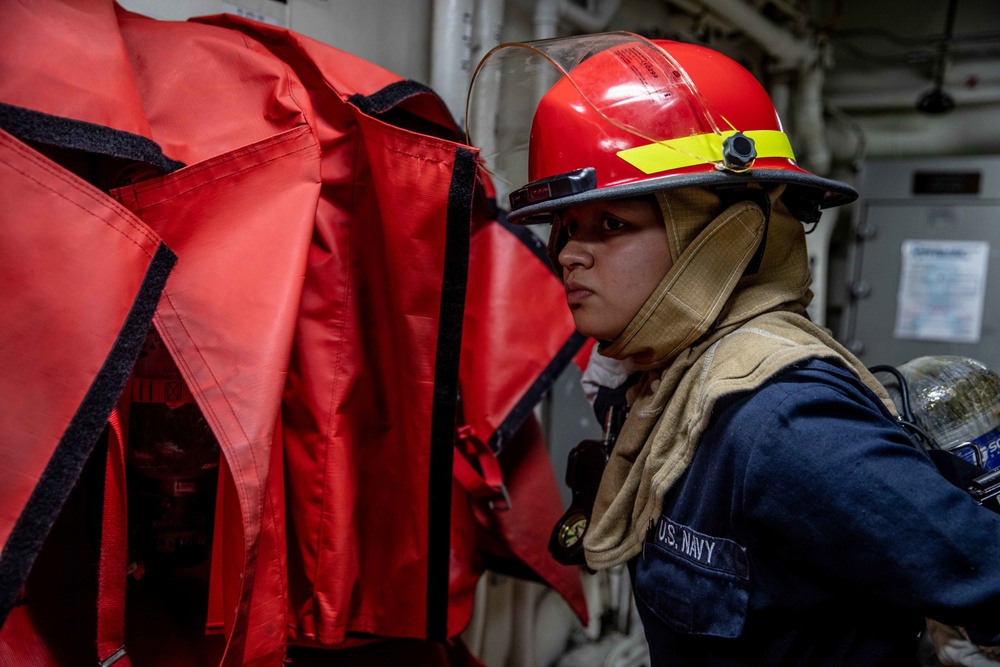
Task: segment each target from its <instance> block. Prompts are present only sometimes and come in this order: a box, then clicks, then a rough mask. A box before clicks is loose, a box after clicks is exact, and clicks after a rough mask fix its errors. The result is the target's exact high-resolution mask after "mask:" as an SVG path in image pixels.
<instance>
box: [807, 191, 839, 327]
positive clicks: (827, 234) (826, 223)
mask: <svg viewBox="0 0 1000 667" xmlns="http://www.w3.org/2000/svg"><path fill="white" fill-rule="evenodd" d="M839 216H840V209H839V208H828V209H824V210H823V213H822V214H821V215H820V219H819V222H818V223H816V228H815V229H814V230H813V231H812V232H810V233H809V234H806V248H807V250H808V253H809V270H810V272H811V273H812V292H813V300H812V302H811V303H810V304H809V309H808V310H809V317H810V318H811V319H812V321H813V322H815V323H816V324H818V325H819V326H821V327H822V326H826V301H827V298H826V295H827V292H828V288H827V278H828V274H829V271H830V268H829V259H830V238H831V237H832V236H833V230H834V227H835V226H836V224H837V218H838V217H839Z"/></svg>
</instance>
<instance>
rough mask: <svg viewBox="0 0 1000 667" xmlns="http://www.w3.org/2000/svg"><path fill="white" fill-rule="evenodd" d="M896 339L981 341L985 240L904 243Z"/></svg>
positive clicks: (987, 257)
mask: <svg viewBox="0 0 1000 667" xmlns="http://www.w3.org/2000/svg"><path fill="white" fill-rule="evenodd" d="M902 253H903V258H902V259H903V261H902V267H901V269H900V276H899V295H898V302H897V307H896V326H895V330H894V332H893V335H894V336H895V337H896V338H904V339H911V340H934V341H942V342H952V343H978V342H979V338H980V334H981V330H982V324H983V305H984V300H985V296H986V268H987V265H988V263H989V255H990V244H989V243H987V242H986V241H930V240H926V241H917V240H908V241H903V245H902Z"/></svg>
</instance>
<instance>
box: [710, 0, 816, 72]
mask: <svg viewBox="0 0 1000 667" xmlns="http://www.w3.org/2000/svg"><path fill="white" fill-rule="evenodd" d="M694 1H695V2H697V3H698V4H699V5H701V6H702V7H704V8H705V9H707V10H709V11H710V12H712V13H714V14H716V15H718V16H719V17H720V18H722V19H724V20H725V21H726V22H727V23H729V24H730V25H732V26H733V27H735V28H736V29H738V30H739V31H740V32H743V33H745V34H746V35H747V36H749V37H750V38H751V39H753V41H754V42H755V43H756V44H757V45H758V46H759V47H760V48H761V49H763V50H764V52H765V53H767V54H768V55H769V56H771V57H772V58H774V60H776V61H777V62H778V66H779V67H783V68H800V67H801V66H802V65H803V64H806V63H811V62H812V61H813V60H815V59H816V56H817V55H818V54H817V51H816V48H815V47H814V46H813V45H812V44H809V43H808V42H805V41H803V40H801V39H799V38H797V37H795V36H794V35H792V34H790V33H789V32H788V31H786V30H784V29H783V28H781V27H779V26H777V25H775V24H774V23H772V22H771V21H770V20H769V19H767V18H766V17H764V16H762V15H761V14H759V13H758V12H757V10H756V9H754V8H753V7H751V6H750V5H748V4H747V3H746V2H744V1H743V0H694Z"/></svg>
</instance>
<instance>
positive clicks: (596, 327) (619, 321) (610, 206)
mask: <svg viewBox="0 0 1000 667" xmlns="http://www.w3.org/2000/svg"><path fill="white" fill-rule="evenodd" d="M559 217H560V218H561V221H562V224H563V229H565V231H566V236H567V241H566V245H565V246H563V248H562V249H561V250H560V252H559V264H560V265H561V266H562V272H563V283H564V285H565V286H566V302H567V303H568V304H569V308H570V311H571V312H572V313H573V321H574V322H575V323H576V328H577V330H578V331H579V332H580V333H582V334H584V335H586V336H591V337H593V338H597V339H600V340H613V339H614V338H615V337H617V336H618V334H620V333H621V332H622V330H623V329H624V328H625V327H626V325H628V323H629V322H631V321H632V318H633V317H635V314H636V313H638V312H639V309H640V308H641V307H642V305H643V304H644V303H645V302H646V300H647V299H648V298H649V295H650V294H652V293H653V290H654V289H656V286H657V285H659V284H660V281H661V280H662V279H663V276H665V275H666V274H667V271H669V270H670V266H671V260H670V248H669V246H668V245H667V230H666V227H665V226H664V224H663V217H662V215H661V213H660V209H659V206H657V204H656V202H655V201H653V200H652V199H638V198H637V199H609V200H602V201H596V202H588V203H584V204H578V205H576V206H570V207H568V208H566V209H565V210H563V211H562V212H561V213H560V214H559Z"/></svg>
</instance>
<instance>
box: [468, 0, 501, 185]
mask: <svg viewBox="0 0 1000 667" xmlns="http://www.w3.org/2000/svg"><path fill="white" fill-rule="evenodd" d="M503 17H504V4H503V0H476V8H475V31H474V32H473V39H472V62H473V63H478V62H479V61H480V60H481V59H482V57H483V56H484V55H486V53H488V52H489V50H490V49H492V48H493V47H494V46H496V45H498V44H499V43H500V38H501V36H502V31H503ZM496 74H497V75H498V76H497V78H496V79H494V80H493V81H486V80H483V81H477V85H476V88H477V92H476V96H475V97H474V98H473V100H472V102H473V103H474V106H473V107H471V108H470V109H469V115H470V117H469V119H468V120H469V124H470V126H471V127H469V128H466V129H468V130H470V131H471V132H474V134H473V139H474V141H475V142H476V146H477V147H478V148H480V149H481V150H482V154H483V156H484V157H486V158H489V157H492V156H493V155H494V154H495V153H496V147H497V136H496V133H497V113H498V110H499V102H500V85H501V82H500V79H499V71H498V72H497V73H496ZM480 76H484V75H483V74H480ZM497 194H498V196H499V195H503V194H504V193H500V192H498V193H497Z"/></svg>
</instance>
